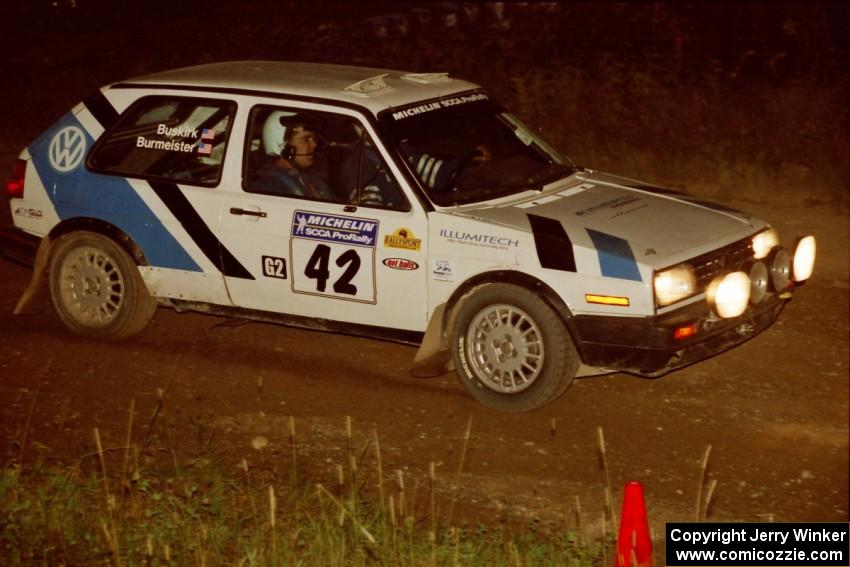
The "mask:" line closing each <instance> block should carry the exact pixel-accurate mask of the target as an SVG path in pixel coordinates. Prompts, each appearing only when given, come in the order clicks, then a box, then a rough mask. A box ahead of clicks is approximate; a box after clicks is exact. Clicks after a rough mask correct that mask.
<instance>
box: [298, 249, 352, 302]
mask: <svg viewBox="0 0 850 567" xmlns="http://www.w3.org/2000/svg"><path fill="white" fill-rule="evenodd" d="M330 257H331V247H330V246H328V245H327V244H319V245H318V246H316V249H315V250H314V251H313V255H312V256H310V259H309V260H308V261H307V267H305V268H304V275H305V276H307V277H308V278H311V279H314V280H316V291H318V292H320V293H323V292H324V291H325V288H326V287H327V282H328V279H329V278H330V277H331V272H330V270H329V269H328V265H329V263H330ZM334 263H335V264H336V265H337V266H338V267H340V268H343V267H344V269H345V271H344V272H343V273H342V275H341V276H339V277H338V278H337V279H336V281H334V283H333V290H334V292H335V293H342V294H345V295H357V286H356V285H355V284H353V283H351V280H352V279H354V277H355V276H356V275H357V272H358V271H360V264H361V262H360V256H358V255H357V251H356V250H353V249H349V250H346V251H345V252H343V253H342V254H340V255H339V256H338V257H337V259H336V261H335V262H334Z"/></svg>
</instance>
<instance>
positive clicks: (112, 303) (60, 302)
mask: <svg viewBox="0 0 850 567" xmlns="http://www.w3.org/2000/svg"><path fill="white" fill-rule="evenodd" d="M49 270H50V297H51V299H52V300H53V305H54V307H55V308H56V312H57V313H58V314H59V317H60V319H62V322H63V323H65V326H67V327H68V328H69V329H70V330H72V331H73V332H75V333H78V334H80V335H83V336H86V337H90V338H96V339H108V340H119V339H124V338H127V337H129V336H131V335H134V334H136V333H138V332H140V331H141V330H143V329H144V328H145V327H146V326H147V325H148V323H150V321H151V319H152V318H153V315H154V312H155V311H156V300H155V299H154V298H153V297H151V295H150V294H149V293H148V290H147V288H146V287H145V284H144V282H143V281H142V278H141V276H140V275H139V270H138V268H137V267H136V264H135V263H134V262H133V260H132V259H131V258H130V256H129V254H127V252H126V251H125V250H124V249H123V248H121V246H119V245H118V244H116V243H115V242H114V241H112V240H110V239H109V238H107V237H105V236H103V235H100V234H97V233H94V232H88V231H79V232H72V233H69V234H65V235H63V236H61V237H59V239H58V240H57V241H56V243H55V244H54V245H53V251H52V254H51V258H50V267H49Z"/></svg>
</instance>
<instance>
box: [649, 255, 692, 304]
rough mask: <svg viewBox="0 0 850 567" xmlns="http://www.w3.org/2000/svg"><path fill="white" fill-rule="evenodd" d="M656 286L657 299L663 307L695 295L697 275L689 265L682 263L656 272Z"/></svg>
mask: <svg viewBox="0 0 850 567" xmlns="http://www.w3.org/2000/svg"><path fill="white" fill-rule="evenodd" d="M654 286H655V301H656V302H657V303H658V305H659V307H661V306H664V305H670V304H671V303H673V302H675V301H679V300H680V299H684V298H686V297H688V296H690V295H693V294H694V291H695V289H696V277H695V276H694V271H693V270H692V269H691V267H690V266H689V265H687V264H682V265H679V266H675V267H673V268H670V269H667V270H664V271H663V272H658V273H657V274H655V280H654Z"/></svg>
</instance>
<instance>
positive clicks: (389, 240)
mask: <svg viewBox="0 0 850 567" xmlns="http://www.w3.org/2000/svg"><path fill="white" fill-rule="evenodd" d="M384 246H385V247H387V248H402V249H404V250H419V249H420V248H422V239H421V238H416V236H415V235H414V234H413V231H412V230H410V229H409V228H397V229H396V230H394V231H393V233H392V234H388V235H386V236H384Z"/></svg>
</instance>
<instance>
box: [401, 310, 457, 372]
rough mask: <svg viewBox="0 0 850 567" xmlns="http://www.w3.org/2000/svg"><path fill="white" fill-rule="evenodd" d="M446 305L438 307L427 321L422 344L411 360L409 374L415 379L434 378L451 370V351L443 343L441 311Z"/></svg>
mask: <svg viewBox="0 0 850 567" xmlns="http://www.w3.org/2000/svg"><path fill="white" fill-rule="evenodd" d="M445 307H446V304H445V303H443V304H441V305H438V306H437V308H436V309H434V313H433V314H432V315H431V320H430V321H428V328H427V329H426V330H425V336H424V337H422V344H421V345H419V350H418V351H416V358H414V359H413V368H411V369H410V373H411V374H412V375H413V376H414V377H416V378H434V377H437V376H440V375H442V374H445V373H446V372H449V371H450V370H451V366H450V362H451V359H452V354H451V351H450V350H449V348H448V346H447V345H446V344H445V342H444V341H443V311H444V310H445Z"/></svg>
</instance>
